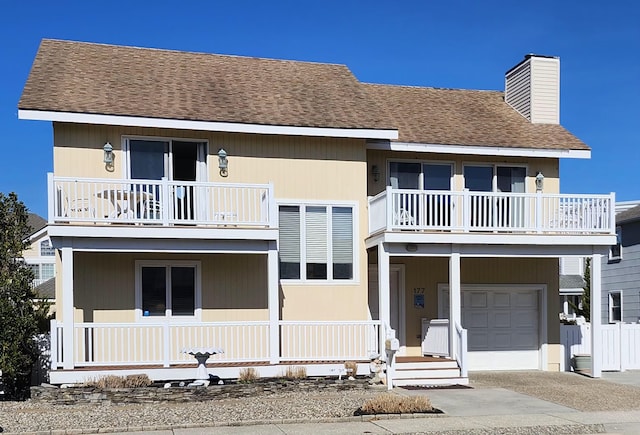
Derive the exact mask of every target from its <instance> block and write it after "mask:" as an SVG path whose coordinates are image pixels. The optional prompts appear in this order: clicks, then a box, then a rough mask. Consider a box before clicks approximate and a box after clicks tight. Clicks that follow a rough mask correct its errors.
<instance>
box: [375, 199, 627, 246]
mask: <svg viewBox="0 0 640 435" xmlns="http://www.w3.org/2000/svg"><path fill="white" fill-rule="evenodd" d="M403 230H412V231H413V232H414V233H415V232H421V233H429V232H431V233H440V234H441V233H462V234H464V233H491V234H494V233H497V234H500V235H510V234H518V235H522V234H534V235H574V236H585V235H614V234H615V195H614V194H610V195H566V194H544V193H504V192H471V191H468V190H465V191H461V192H454V191H441V190H439V191H436V190H431V191H429V190H411V189H392V188H391V187H387V189H386V190H385V191H383V192H381V193H379V194H378V195H376V196H374V197H371V198H369V235H374V234H378V233H383V232H400V231H403Z"/></svg>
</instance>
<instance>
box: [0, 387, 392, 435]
mask: <svg viewBox="0 0 640 435" xmlns="http://www.w3.org/2000/svg"><path fill="white" fill-rule="evenodd" d="M379 394H381V391H379V390H348V391H321V392H314V393H310V392H308V391H305V392H302V391H300V392H288V393H277V394H272V395H268V396H267V395H259V396H254V397H247V398H242V399H219V400H211V401H205V402H197V403H195V402H194V403H153V404H126V405H50V404H42V403H36V402H33V401H26V402H0V426H2V427H3V428H4V430H5V432H27V431H34V432H35V431H49V430H55V429H73V428H83V429H89V428H95V429H100V428H119V429H120V430H119V431H122V432H124V431H126V430H128V431H131V430H134V429H135V430H141V429H142V428H144V427H152V426H153V427H161V426H182V427H185V426H188V425H209V426H213V425H215V424H218V425H221V424H226V423H229V424H233V423H234V422H235V423H237V422H246V421H266V420H289V419H299V420H300V419H301V420H308V419H330V418H337V417H350V416H353V413H354V411H355V410H356V409H358V408H359V407H360V406H362V404H363V403H364V402H365V401H366V400H368V399H371V398H373V397H375V396H377V395H379Z"/></svg>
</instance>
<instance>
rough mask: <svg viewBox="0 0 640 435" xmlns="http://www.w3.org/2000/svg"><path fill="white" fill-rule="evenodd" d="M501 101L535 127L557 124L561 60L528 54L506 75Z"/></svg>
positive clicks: (558, 118) (558, 120)
mask: <svg viewBox="0 0 640 435" xmlns="http://www.w3.org/2000/svg"><path fill="white" fill-rule="evenodd" d="M504 99H505V101H506V103H507V104H509V105H510V106H511V107H513V108H514V109H516V110H517V111H518V112H519V113H520V114H521V115H522V116H524V117H525V118H527V119H528V120H529V121H530V122H532V123H534V124H560V58H558V57H554V56H541V55H537V54H527V55H526V56H525V57H524V60H523V61H522V62H520V63H519V64H517V65H516V66H514V67H513V68H511V69H510V70H509V71H507V72H506V73H505V92H504Z"/></svg>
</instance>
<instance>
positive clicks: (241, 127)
mask: <svg viewBox="0 0 640 435" xmlns="http://www.w3.org/2000/svg"><path fill="white" fill-rule="evenodd" d="M18 118H19V119H29V120H33V121H53V122H71V123H78V124H101V125H122V126H127V127H151V128H170V129H176V130H201V131H220V132H227V133H255V134H280V135H289V136H321V137H344V138H356V139H388V140H392V139H397V138H398V130H395V129H379V130H378V129H371V128H331V127H295V126H287V125H262V124H243V123H239V122H216V121H191V120H185V119H163V118H147V117H142V116H122V115H102V114H92V113H73V112H54V111H45V110H28V109H19V110H18Z"/></svg>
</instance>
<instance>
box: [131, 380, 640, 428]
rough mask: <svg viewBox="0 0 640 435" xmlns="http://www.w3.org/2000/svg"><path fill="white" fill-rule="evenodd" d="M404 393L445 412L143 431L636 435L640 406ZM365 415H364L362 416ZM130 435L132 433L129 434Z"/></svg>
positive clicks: (493, 393) (489, 392)
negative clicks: (598, 407) (423, 397)
mask: <svg viewBox="0 0 640 435" xmlns="http://www.w3.org/2000/svg"><path fill="white" fill-rule="evenodd" d="M394 392H396V393H398V394H403V395H419V394H428V396H429V397H430V398H431V401H432V403H433V405H434V406H435V407H436V408H438V409H441V410H442V411H444V412H445V414H436V415H406V416H382V417H380V418H376V419H370V420H368V421H363V419H361V418H360V417H353V418H347V419H344V418H343V419H336V421H331V422H306V423H293V422H292V423H284V422H275V421H274V422H271V423H270V424H259V425H245V426H227V427H220V426H216V427H211V428H202V427H200V428H175V429H167V430H162V431H153V432H143V433H140V434H141V435H150V434H155V435H170V434H176V435H195V434H221V435H245V434H246V435H259V434H265V435H271V434H274V435H275V434H278V435H282V434H287V435H294V434H336V435H338V434H365V433H366V434H410V433H428V434H452V435H453V434H464V435H475V434H478V435H480V434H482V435H486V434H491V433H499V434H504V435H507V434H517V435H527V434H532V435H533V434H536V435H537V434H554V435H555V434H586V433H610V434H638V433H640V410H634V411H600V412H582V411H577V410H575V409H572V408H569V407H566V406H562V405H558V404H555V403H552V402H548V401H545V400H541V399H538V398H535V397H531V396H528V395H525V394H520V393H517V392H513V391H510V390H507V389H504V388H491V387H489V388H486V387H477V388H474V389H464V390H431V391H428V392H426V393H425V391H424V390H405V389H402V388H397V389H395V390H394ZM365 419H367V418H366V417H365ZM128 434H129V435H131V434H132V432H128Z"/></svg>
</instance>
